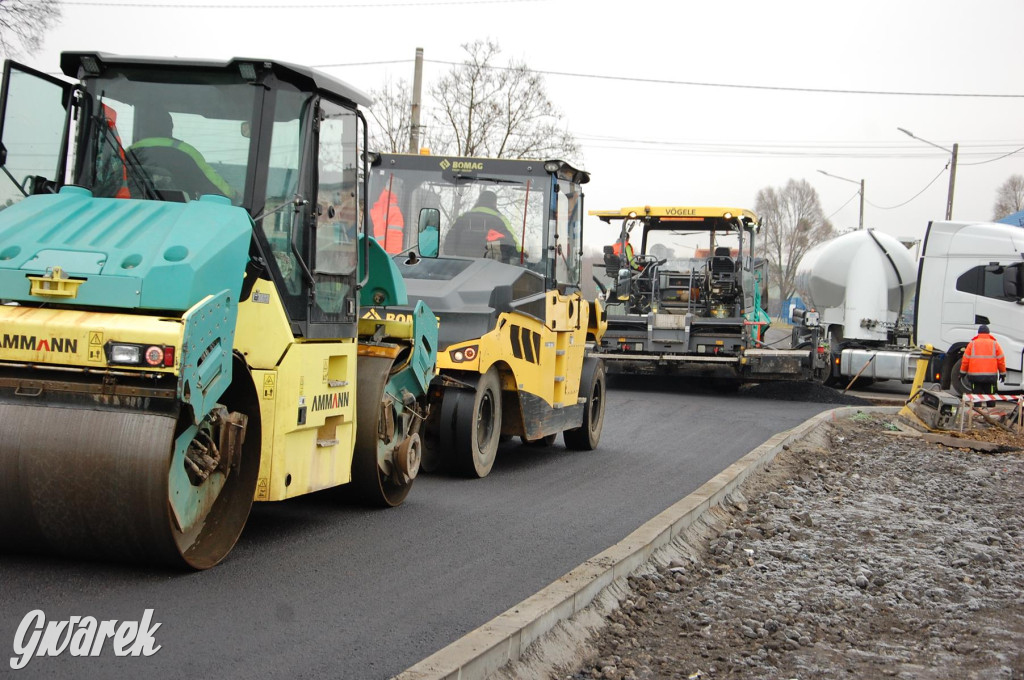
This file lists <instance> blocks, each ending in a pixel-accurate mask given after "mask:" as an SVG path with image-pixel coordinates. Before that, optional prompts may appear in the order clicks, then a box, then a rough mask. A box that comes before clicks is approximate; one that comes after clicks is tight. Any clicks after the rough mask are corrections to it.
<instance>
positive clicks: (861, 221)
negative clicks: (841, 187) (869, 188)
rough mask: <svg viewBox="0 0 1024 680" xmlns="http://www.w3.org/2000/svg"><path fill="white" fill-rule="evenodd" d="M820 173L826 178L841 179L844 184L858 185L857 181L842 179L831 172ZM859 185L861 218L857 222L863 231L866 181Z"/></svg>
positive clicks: (821, 171)
mask: <svg viewBox="0 0 1024 680" xmlns="http://www.w3.org/2000/svg"><path fill="white" fill-rule="evenodd" d="M818 172H820V173H821V174H823V175H825V176H826V177H834V178H835V179H841V180H843V181H844V182H849V183H850V184H858V182H857V180H855V179H850V178H849V177H840V176H839V175H833V174H832V173H831V172H825V171H824V170H818ZM859 184H860V191H859V192H858V193H860V218H858V220H857V228H858V229H863V228H864V180H863V179H862V180H861V181H860V182H859Z"/></svg>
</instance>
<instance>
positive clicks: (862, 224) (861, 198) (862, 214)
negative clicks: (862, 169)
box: [857, 180, 864, 229]
mask: <svg viewBox="0 0 1024 680" xmlns="http://www.w3.org/2000/svg"><path fill="white" fill-rule="evenodd" d="M857 228H858V229H863V228H864V180H861V181H860V220H859V221H858V223H857Z"/></svg>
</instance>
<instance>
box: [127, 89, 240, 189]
mask: <svg viewBox="0 0 1024 680" xmlns="http://www.w3.org/2000/svg"><path fill="white" fill-rule="evenodd" d="M173 131H174V125H173V123H172V119H171V114H170V113H168V112H167V111H165V110H163V109H160V108H157V107H155V106H152V107H149V108H146V109H143V108H139V109H136V111H135V143H134V144H132V145H131V146H130V147H128V149H127V154H128V155H129V156H131V158H132V160H133V161H134V165H136V166H141V168H142V169H143V170H144V174H145V175H146V177H145V179H146V180H147V181H149V182H151V183H152V184H153V188H154V189H156V190H164V189H169V190H175V191H181V192H184V193H185V194H187V195H188V197H189V198H190V199H197V198H199V197H200V196H201V195H203V194H220V195H222V196H227V197H228V198H230V199H231V200H233V201H234V200H237V199H238V193H237V192H236V191H235V190H234V188H233V187H232V186H231V185H230V184H229V183H228V182H227V180H225V179H224V178H223V177H221V176H220V174H218V173H217V171H216V170H215V169H214V168H213V167H212V166H211V165H210V164H209V163H207V162H206V159H205V158H203V155H202V154H201V153H199V151H198V150H197V149H196V148H195V147H194V146H192V145H191V144H189V143H188V142H184V141H182V140H180V139H177V138H175V137H174V136H173ZM130 179H131V178H130ZM134 193H136V194H137V195H139V196H142V195H144V192H143V191H141V190H140V191H137V192H134Z"/></svg>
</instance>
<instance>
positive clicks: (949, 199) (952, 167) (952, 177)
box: [896, 127, 960, 220]
mask: <svg viewBox="0 0 1024 680" xmlns="http://www.w3.org/2000/svg"><path fill="white" fill-rule="evenodd" d="M896 129H897V130H899V131H900V132H902V133H903V134H905V135H907V136H908V137H912V138H914V139H916V140H917V141H919V142H924V143H925V144H928V145H929V146H934V147H935V148H936V149H942V150H943V151H945V152H946V153H948V154H950V155H951V157H950V161H949V193H948V194H946V219H947V220H951V219H953V186H954V185H955V184H956V156H957V152H958V151H959V150H960V145H959V144H953V149H952V150H950V149H947V148H946V147H944V146H939V145H938V144H935V143H934V142H929V141H928V140H927V139H922V138H921V137H918V136H917V135H915V134H914V133H913V132H911V131H910V130H905V129H903V128H901V127H898V128H896Z"/></svg>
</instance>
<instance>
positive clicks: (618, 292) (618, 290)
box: [615, 269, 630, 300]
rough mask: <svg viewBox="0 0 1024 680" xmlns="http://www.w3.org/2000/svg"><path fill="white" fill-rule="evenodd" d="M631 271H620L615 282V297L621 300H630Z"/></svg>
mask: <svg viewBox="0 0 1024 680" xmlns="http://www.w3.org/2000/svg"><path fill="white" fill-rule="evenodd" d="M629 279H630V276H629V270H628V269H620V270H619V277H618V279H616V281H615V297H617V298H618V299H619V300H628V299H629Z"/></svg>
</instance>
